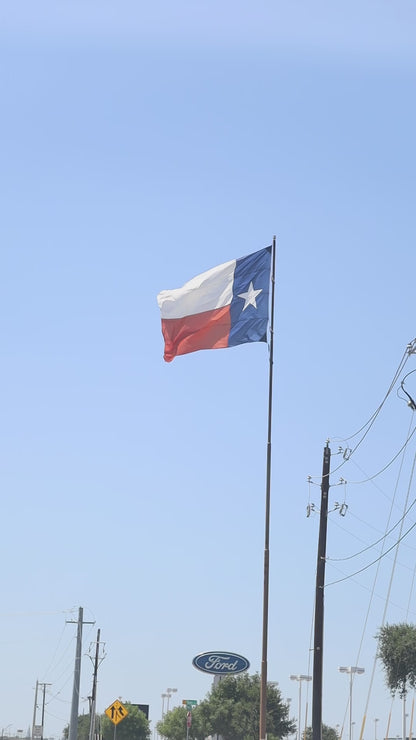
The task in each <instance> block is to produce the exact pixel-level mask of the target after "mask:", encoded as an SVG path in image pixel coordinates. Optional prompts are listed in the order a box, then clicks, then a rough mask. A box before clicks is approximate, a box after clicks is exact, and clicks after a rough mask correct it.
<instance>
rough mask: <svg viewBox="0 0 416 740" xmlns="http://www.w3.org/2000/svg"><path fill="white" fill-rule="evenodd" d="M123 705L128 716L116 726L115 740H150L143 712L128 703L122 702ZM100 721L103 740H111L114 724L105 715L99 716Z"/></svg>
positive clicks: (148, 726)
mask: <svg viewBox="0 0 416 740" xmlns="http://www.w3.org/2000/svg"><path fill="white" fill-rule="evenodd" d="M123 705H124V706H125V707H126V709H127V711H128V715H127V717H125V718H124V719H123V720H122V721H121V722H119V724H118V725H117V729H116V737H117V740H150V736H151V732H150V725H149V721H148V720H147V719H146V717H145V715H144V714H143V712H141V711H140V709H138V707H136V706H134V704H130V702H125V701H123ZM100 719H101V724H100V726H101V734H102V737H103V740H113V739H114V724H113V723H112V722H111V720H110V719H109V718H108V717H107V715H106V714H103V715H101V718H100Z"/></svg>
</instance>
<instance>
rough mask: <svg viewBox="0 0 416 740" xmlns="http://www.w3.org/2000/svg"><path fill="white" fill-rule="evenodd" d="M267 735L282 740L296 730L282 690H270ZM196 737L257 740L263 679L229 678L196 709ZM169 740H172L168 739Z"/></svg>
mask: <svg viewBox="0 0 416 740" xmlns="http://www.w3.org/2000/svg"><path fill="white" fill-rule="evenodd" d="M266 707H267V716H266V725H267V734H268V736H269V738H273V737H274V738H283V737H285V736H286V735H289V734H290V733H291V732H294V730H295V724H294V723H293V722H292V721H291V720H290V719H289V706H288V705H287V704H285V703H284V702H283V701H282V697H281V694H280V691H279V689H278V688H277V687H276V686H275V685H274V684H271V683H269V684H268V686H267V702H266ZM192 714H193V715H195V734H197V732H196V730H198V732H199V736H201V735H202V736H203V737H206V736H207V735H213V734H218V735H222V737H223V738H224V740H257V738H258V736H259V729H260V676H259V675H258V674H255V675H254V676H250V675H249V674H248V673H243V674H240V675H238V676H226V677H225V678H223V679H222V680H221V681H219V683H218V684H217V685H216V686H214V688H213V689H212V691H211V692H210V694H208V696H207V698H206V699H205V700H204V701H203V702H201V704H199V706H198V707H196V709H195V711H194V712H193V713H192ZM169 740H171V739H170V738H169Z"/></svg>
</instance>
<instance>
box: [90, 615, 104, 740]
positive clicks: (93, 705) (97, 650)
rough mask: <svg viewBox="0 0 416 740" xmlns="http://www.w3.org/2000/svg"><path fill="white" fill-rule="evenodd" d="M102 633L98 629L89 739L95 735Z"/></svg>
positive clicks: (91, 739)
mask: <svg viewBox="0 0 416 740" xmlns="http://www.w3.org/2000/svg"><path fill="white" fill-rule="evenodd" d="M100 634H101V630H98V631H97V642H96V645H95V660H94V674H93V679H92V694H91V697H90V731H89V735H88V740H93V738H94V735H95V709H96V703H97V675H98V666H99V662H100V659H99V652H100Z"/></svg>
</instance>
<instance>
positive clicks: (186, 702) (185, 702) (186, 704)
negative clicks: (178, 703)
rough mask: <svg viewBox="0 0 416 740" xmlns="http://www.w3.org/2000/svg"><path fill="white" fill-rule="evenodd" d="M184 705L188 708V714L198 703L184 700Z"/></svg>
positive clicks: (193, 700)
mask: <svg viewBox="0 0 416 740" xmlns="http://www.w3.org/2000/svg"><path fill="white" fill-rule="evenodd" d="M182 704H183V705H184V706H185V707H186V708H187V710H188V712H191V711H192V709H193V708H194V707H196V705H197V704H198V702H197V700H196V699H182Z"/></svg>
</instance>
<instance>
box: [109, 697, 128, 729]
mask: <svg viewBox="0 0 416 740" xmlns="http://www.w3.org/2000/svg"><path fill="white" fill-rule="evenodd" d="M105 713H106V715H107V717H109V718H110V719H111V721H112V723H113V724H114V725H118V723H119V722H121V721H122V720H123V719H124V718H125V717H127V715H128V711H127V709H126V707H125V706H123V704H122V703H121V701H119V700H118V699H116V700H115V701H113V703H112V704H110V706H109V707H108V708H107V709H106V710H105Z"/></svg>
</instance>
